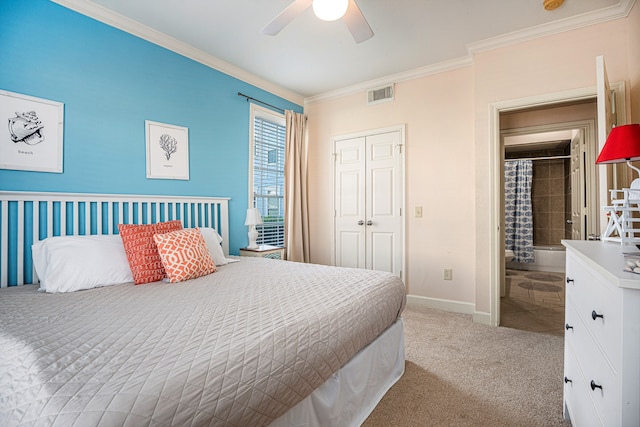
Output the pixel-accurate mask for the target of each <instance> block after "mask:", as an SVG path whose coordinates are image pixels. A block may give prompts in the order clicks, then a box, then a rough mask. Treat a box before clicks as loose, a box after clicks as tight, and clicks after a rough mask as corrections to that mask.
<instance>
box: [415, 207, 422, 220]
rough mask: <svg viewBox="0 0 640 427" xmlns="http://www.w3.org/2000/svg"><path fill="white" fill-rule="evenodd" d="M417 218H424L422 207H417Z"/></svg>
mask: <svg viewBox="0 0 640 427" xmlns="http://www.w3.org/2000/svg"><path fill="white" fill-rule="evenodd" d="M416 218H422V206H416Z"/></svg>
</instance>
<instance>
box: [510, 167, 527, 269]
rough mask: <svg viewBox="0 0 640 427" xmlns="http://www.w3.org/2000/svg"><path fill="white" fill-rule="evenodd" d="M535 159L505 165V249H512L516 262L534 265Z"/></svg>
mask: <svg viewBox="0 0 640 427" xmlns="http://www.w3.org/2000/svg"><path fill="white" fill-rule="evenodd" d="M532 180H533V162H532V161H531V160H515V161H507V162H505V164H504V218H505V230H504V234H505V248H506V249H511V250H512V251H513V253H514V255H515V257H514V259H513V260H514V261H516V262H525V263H531V262H534V258H533V212H532V209H531V181H532Z"/></svg>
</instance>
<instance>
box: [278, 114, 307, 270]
mask: <svg viewBox="0 0 640 427" xmlns="http://www.w3.org/2000/svg"><path fill="white" fill-rule="evenodd" d="M285 120H286V128H287V135H286V140H285V160H284V167H285V170H284V186H285V190H284V200H285V214H284V239H285V247H286V251H287V259H288V260H289V261H298V262H309V261H310V255H309V205H308V200H307V152H308V142H307V117H306V116H305V115H303V114H299V113H296V112H294V111H291V110H287V111H285Z"/></svg>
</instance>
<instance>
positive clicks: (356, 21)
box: [342, 0, 373, 43]
mask: <svg viewBox="0 0 640 427" xmlns="http://www.w3.org/2000/svg"><path fill="white" fill-rule="evenodd" d="M342 19H343V20H344V22H345V24H347V28H349V31H350V32H351V35H352V36H353V38H354V40H355V41H356V43H362V42H363V41H365V40H369V39H370V38H371V37H373V30H372V29H371V27H370V26H369V23H368V22H367V20H366V19H365V18H364V15H363V14H362V12H360V8H359V7H358V5H357V4H356V2H355V0H349V8H348V9H347V13H345V14H344V16H343V17H342Z"/></svg>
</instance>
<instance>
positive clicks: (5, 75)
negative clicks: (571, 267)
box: [0, 0, 302, 254]
mask: <svg viewBox="0 0 640 427" xmlns="http://www.w3.org/2000/svg"><path fill="white" fill-rule="evenodd" d="M0 55H1V56H0V57H1V60H0V63H1V64H2V65H1V66H0V89H2V90H7V91H11V92H17V93H21V94H25V95H30V96H35V97H38V98H45V99H49V100H53V101H58V102H62V103H64V111H65V114H64V160H63V171H64V172H63V173H61V174H57V173H43V172H27V171H13V170H3V169H0V189H2V190H19V191H54V192H77V193H127V194H166V195H189V196H224V197H230V198H231V202H230V242H229V244H230V252H231V253H232V254H238V248H240V247H241V246H244V245H246V243H247V237H246V232H247V230H246V227H245V226H244V214H245V210H246V208H247V202H248V186H249V184H248V162H249V160H248V156H249V121H250V120H249V119H250V113H249V104H248V103H247V102H246V100H245V99H244V98H242V97H239V96H238V95H237V93H238V92H243V93H245V94H247V95H249V96H252V97H255V98H258V99H260V100H263V101H265V102H268V103H269V104H273V105H277V106H279V107H281V108H284V109H292V110H294V111H297V112H302V107H301V106H299V105H296V104H293V103H291V102H289V101H287V100H284V99H282V98H280V97H278V96H275V95H273V94H271V93H269V92H266V91H264V90H261V89H259V88H257V87H255V86H252V85H250V84H247V83H245V82H242V81H240V80H238V79H236V78H234V77H231V76H228V75H226V74H223V73H221V72H219V71H216V70H214V69H211V68H209V67H207V66H205V65H202V64H200V63H198V62H195V61H193V60H191V59H188V58H186V57H183V56H181V55H178V54H176V53H174V52H172V51H170V50H167V49H165V48H162V47H159V46H157V45H154V44H152V43H150V42H147V41H145V40H142V39H140V38H138V37H136V36H133V35H131V34H129V33H126V32H124V31H121V30H118V29H116V28H113V27H110V26H108V25H105V24H103V23H101V22H99V21H96V20H94V19H91V18H88V17H86V16H84V15H82V14H79V13H76V12H74V11H72V10H69V9H66V8H64V7H62V6H60V5H58V4H55V3H52V2H49V1H46V0H29V1H24V0H2V1H1V2H0ZM1 119H2V120H5V121H6V120H7V118H1ZM145 120H152V121H157V122H162V123H168V124H173V125H178V126H184V127H187V128H189V151H190V153H189V169H190V179H189V180H188V181H178V180H163V179H161V180H159V179H147V178H146V142H145ZM2 126H3V127H4V126H6V123H5V124H4V125H2ZM5 129H6V127H5ZM3 141H5V138H4V137H2V138H1V139H0V143H4V142H3Z"/></svg>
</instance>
